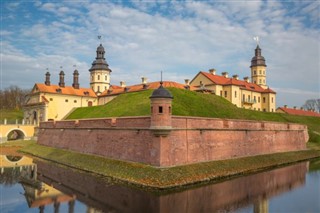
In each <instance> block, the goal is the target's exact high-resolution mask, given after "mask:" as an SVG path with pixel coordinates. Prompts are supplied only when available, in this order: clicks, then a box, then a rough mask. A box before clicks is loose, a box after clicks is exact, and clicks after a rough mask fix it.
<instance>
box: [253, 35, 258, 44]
mask: <svg viewBox="0 0 320 213" xmlns="http://www.w3.org/2000/svg"><path fill="white" fill-rule="evenodd" d="M253 40H255V41H256V42H257V45H259V36H255V37H253Z"/></svg>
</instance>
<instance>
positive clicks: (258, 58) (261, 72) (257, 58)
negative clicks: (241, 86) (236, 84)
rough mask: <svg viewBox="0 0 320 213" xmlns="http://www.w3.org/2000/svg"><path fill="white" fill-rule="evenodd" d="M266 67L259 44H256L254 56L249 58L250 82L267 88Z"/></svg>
mask: <svg viewBox="0 0 320 213" xmlns="http://www.w3.org/2000/svg"><path fill="white" fill-rule="evenodd" d="M266 67H267V65H266V61H265V59H264V57H263V56H262V55H261V49H260V47H259V45H257V48H256V49H255V54H254V57H253V58H252V60H251V66H250V68H251V79H252V83H255V84H258V85H260V86H261V87H262V88H264V89H267V79H266Z"/></svg>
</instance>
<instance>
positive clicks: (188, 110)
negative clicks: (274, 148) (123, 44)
mask: <svg viewBox="0 0 320 213" xmlns="http://www.w3.org/2000/svg"><path fill="white" fill-rule="evenodd" d="M169 90H170V92H171V93H172V95H173V96H174V99H173V103H172V114H173V115H182V116H199V117H214V118H229V119H245V120H259V121H261V120H264V121H276V122H291V123H300V124H305V125H307V126H308V128H309V135H310V141H313V142H319V143H320V118H317V117H309V116H294V115H288V114H281V113H271V112H260V111H253V110H246V109H241V108H238V107H236V106H234V105H233V104H231V103H230V102H229V101H227V100H226V99H224V98H222V97H220V96H216V95H211V94H202V93H197V92H192V91H188V90H181V89H177V88H169ZM151 94H152V90H146V91H142V92H137V93H125V94H122V95H119V96H118V97H116V98H115V99H113V100H112V101H110V102H109V103H108V104H106V105H102V106H95V107H83V108H78V109H76V110H75V111H74V112H72V113H71V114H70V115H69V116H68V118H67V119H83V118H102V117H123V116H142V115H149V114H150V99H149V97H150V96H151Z"/></svg>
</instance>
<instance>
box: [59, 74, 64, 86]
mask: <svg viewBox="0 0 320 213" xmlns="http://www.w3.org/2000/svg"><path fill="white" fill-rule="evenodd" d="M59 77H60V80H59V87H64V86H65V84H64V72H63V71H62V70H61V72H60V73H59Z"/></svg>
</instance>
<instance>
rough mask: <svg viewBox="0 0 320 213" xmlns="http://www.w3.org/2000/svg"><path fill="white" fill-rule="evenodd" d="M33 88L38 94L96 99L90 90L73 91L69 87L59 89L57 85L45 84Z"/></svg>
mask: <svg viewBox="0 0 320 213" xmlns="http://www.w3.org/2000/svg"><path fill="white" fill-rule="evenodd" d="M34 87H35V88H37V89H38V91H39V92H43V93H53V94H64V95H76V96H86V97H88V96H89V97H97V95H96V94H95V93H94V91H93V90H92V89H91V88H79V89H75V88H73V87H71V86H66V87H60V86H58V85H50V86H48V85H45V84H39V83H37V84H35V86H34Z"/></svg>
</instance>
